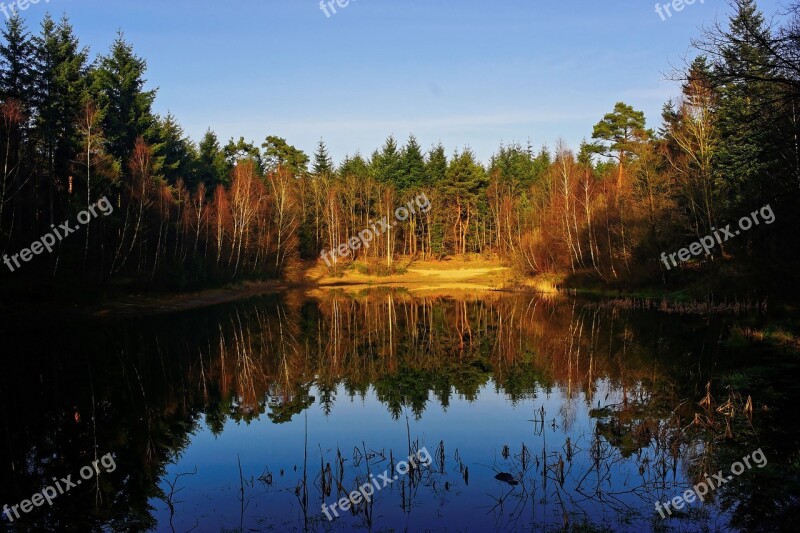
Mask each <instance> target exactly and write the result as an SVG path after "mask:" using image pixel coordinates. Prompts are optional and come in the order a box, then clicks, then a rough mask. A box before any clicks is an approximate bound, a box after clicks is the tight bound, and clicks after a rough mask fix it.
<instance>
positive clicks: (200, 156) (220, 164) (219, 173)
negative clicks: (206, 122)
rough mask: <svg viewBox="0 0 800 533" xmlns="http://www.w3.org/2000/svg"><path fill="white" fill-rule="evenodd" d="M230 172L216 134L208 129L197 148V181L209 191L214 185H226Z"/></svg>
mask: <svg viewBox="0 0 800 533" xmlns="http://www.w3.org/2000/svg"><path fill="white" fill-rule="evenodd" d="M231 170H232V169H231V167H230V165H229V164H228V162H227V161H226V160H225V154H224V153H223V151H222V148H220V145H219V140H217V136H216V134H215V133H214V132H213V131H211V129H210V128H209V129H208V131H206V133H205V135H203V139H202V140H201V141H200V143H199V144H198V146H197V161H196V169H195V175H196V179H197V181H198V182H199V183H204V184H205V185H206V190H208V191H211V190H213V187H214V186H215V185H218V184H220V183H228V176H229V175H230V172H231Z"/></svg>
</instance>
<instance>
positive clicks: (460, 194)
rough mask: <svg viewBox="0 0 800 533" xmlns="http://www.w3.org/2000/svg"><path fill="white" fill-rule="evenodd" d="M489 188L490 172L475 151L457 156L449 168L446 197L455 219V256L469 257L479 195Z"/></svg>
mask: <svg viewBox="0 0 800 533" xmlns="http://www.w3.org/2000/svg"><path fill="white" fill-rule="evenodd" d="M485 185H486V172H485V170H484V169H483V167H482V166H481V165H480V163H478V162H477V161H476V160H475V155H474V154H473V153H472V150H470V149H465V150H464V151H463V152H461V153H456V154H455V155H454V156H453V158H452V159H451V161H450V165H449V167H448V168H447V180H446V182H445V183H444V184H443V193H444V195H445V198H446V201H447V202H448V204H449V205H450V208H451V210H452V211H451V214H452V218H453V247H454V252H455V253H459V254H465V253H467V236H468V233H469V226H470V221H471V220H472V217H473V216H474V215H475V214H476V212H477V207H478V193H479V192H480V191H481V190H482V189H483V188H484V187H485Z"/></svg>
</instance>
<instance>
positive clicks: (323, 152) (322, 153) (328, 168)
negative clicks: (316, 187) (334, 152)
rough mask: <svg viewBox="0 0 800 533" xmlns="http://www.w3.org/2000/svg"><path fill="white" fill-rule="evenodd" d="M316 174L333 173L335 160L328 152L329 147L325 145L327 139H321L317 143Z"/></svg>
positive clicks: (315, 155)
mask: <svg viewBox="0 0 800 533" xmlns="http://www.w3.org/2000/svg"><path fill="white" fill-rule="evenodd" d="M313 171H314V175H315V176H317V177H321V176H330V175H331V174H333V161H332V160H331V156H330V155H329V154H328V148H327V147H326V146H325V141H323V140H322V139H320V141H319V144H317V151H316V152H314V167H313Z"/></svg>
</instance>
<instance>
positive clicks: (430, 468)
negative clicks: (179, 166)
mask: <svg viewBox="0 0 800 533" xmlns="http://www.w3.org/2000/svg"><path fill="white" fill-rule="evenodd" d="M631 307H635V306H631ZM773 320H776V318H775V317H771V316H768V315H765V314H763V313H754V312H742V313H738V314H732V313H728V314H716V315H712V316H710V317H709V316H706V315H702V314H680V313H669V312H663V311H660V310H657V309H639V308H626V307H625V306H621V305H612V304H609V303H608V302H603V301H599V300H589V299H582V298H576V297H568V296H561V297H547V298H546V297H543V296H541V295H534V294H511V293H500V292H487V293H478V292H474V293H469V292H466V291H462V292H461V293H456V294H443V293H441V294H434V293H430V294H427V295H425V294H412V293H409V292H407V291H404V290H400V289H397V290H389V289H375V290H370V291H364V292H362V293H358V294H356V295H353V294H347V293H345V292H338V291H330V292H327V293H324V294H318V295H316V296H314V297H311V296H308V295H305V294H303V293H294V292H287V293H284V294H280V295H273V296H261V297H257V298H252V299H248V300H246V301H241V302H237V303H233V304H226V305H219V306H215V307H210V308H205V309H197V310H191V311H185V312H180V313H173V314H164V315H157V316H148V317H139V318H124V319H123V318H106V319H91V320H89V319H83V318H76V317H67V318H63V319H59V320H52V321H51V322H48V323H46V324H35V325H34V324H31V323H29V322H28V323H11V322H6V323H5V324H4V325H3V326H2V328H3V330H4V331H3V332H4V334H5V335H6V338H11V339H14V342H13V343H12V344H10V345H8V348H7V349H6V350H4V355H5V357H4V362H5V365H4V370H3V373H2V378H0V385H1V386H2V388H0V399H1V400H2V402H1V403H2V418H3V425H4V434H5V435H6V437H5V439H3V442H2V444H1V445H2V447H3V454H2V456H3V458H4V464H3V467H2V475H3V478H4V479H3V481H4V482H3V483H2V488H0V491H1V492H2V496H3V502H2V503H5V504H7V505H9V506H11V505H14V504H18V503H19V502H21V501H22V500H23V499H26V498H30V497H31V495H33V494H34V493H36V492H38V491H42V490H43V489H44V488H45V487H46V486H48V485H49V484H53V483H55V482H56V481H57V480H59V479H62V478H64V477H66V476H67V475H72V479H73V480H76V479H78V480H82V483H81V484H79V485H78V484H76V486H74V487H73V488H71V489H69V490H68V491H65V492H64V493H63V494H61V493H59V494H58V496H57V497H56V498H53V499H52V505H48V504H47V503H46V502H45V503H44V504H43V505H41V506H36V507H33V509H32V510H30V511H29V512H27V513H23V512H22V511H20V513H21V514H20V517H19V518H17V519H15V520H14V522H13V523H12V524H9V523H8V522H7V521H4V522H0V524H3V526H0V527H9V528H11V529H12V530H15V529H18V530H24V531H27V530H41V529H46V530H64V529H72V530H81V531H86V530H98V531H100V530H113V531H123V530H124V531H148V530H152V531H181V532H183V531H328V530H333V531H354V530H355V531H361V530H363V531H560V530H564V529H568V530H578V531H650V530H665V531H667V530H675V531H709V530H710V531H715V530H719V531H728V530H776V529H781V527H783V526H784V525H785V524H787V523H789V522H788V521H789V520H791V519H792V518H796V517H797V516H798V510H797V509H798V495H800V489H798V484H799V482H798V479H797V478H796V476H794V475H792V474H791V473H790V472H794V471H796V467H797V463H798V461H799V460H800V456H799V455H798V450H800V447H798V443H800V431H799V430H798V426H799V425H798V424H797V423H796V406H797V405H798V399H800V392H798V379H797V378H798V376H799V375H800V372H798V365H797V358H796V356H792V355H791V354H787V353H784V352H783V351H782V350H781V349H779V348H774V347H772V348H770V347H767V346H761V345H759V346H754V345H749V344H746V343H743V342H741V340H740V339H737V336H736V335H735V331H736V327H739V326H741V325H746V324H757V325H760V326H763V325H764V324H768V323H770V321H773ZM755 452H758V453H759V454H760V455H758V456H756V455H753V454H754V453H755ZM106 454H111V457H113V462H114V467H113V469H112V468H110V467H109V468H107V469H106V470H103V466H106V463H103V465H102V466H99V471H98V466H95V470H94V474H93V475H91V476H89V478H86V477H83V470H81V469H82V467H84V466H87V465H89V466H90V468H89V470H88V471H87V472H91V471H92V467H91V465H92V463H93V461H96V460H98V458H99V457H102V456H105V455H106ZM746 456H747V457H748V458H749V459H750V460H749V465H748V466H747V467H746V468H742V469H741V470H742V471H741V472H738V473H737V472H736V470H734V473H735V475H731V474H730V473H731V467H732V465H734V463H737V462H740V461H741V460H742V458H744V457H746ZM409 457H412V461H411V463H409V461H408V459H409ZM762 458H763V462H762ZM422 459H425V461H423V460H422ZM414 463H416V464H414ZM718 471H723V473H724V476H725V477H729V478H730V479H726V480H725V482H724V483H720V486H718V487H716V486H715V487H714V488H710V487H708V486H707V487H706V488H707V490H706V491H705V492H706V494H705V495H704V498H703V499H704V500H705V501H704V502H703V503H701V502H699V501H697V500H695V501H694V502H693V503H686V504H685V505H684V504H680V503H678V505H677V506H675V505H674V506H673V507H672V508H669V510H668V512H666V513H663V511H662V514H664V516H665V518H662V517H661V516H660V514H659V511H658V510H657V508H656V503H657V502H661V503H662V509H663V504H664V503H666V502H670V501H671V500H673V498H675V497H680V496H681V495H683V494H684V493H685V491H686V490H687V489H689V488H691V487H692V486H695V485H697V484H698V483H703V482H705V480H706V479H713V477H712V476H713V474H715V473H717V472H718ZM365 485H366V486H368V487H370V488H369V489H367V488H364V487H365ZM359 487H362V492H361V494H360V495H359V494H358V493H353V494H356V496H354V497H352V500H354V501H353V502H350V501H347V498H346V496H347V494H348V493H351V492H353V491H355V490H357V489H358V488H359ZM365 495H366V496H369V497H368V498H364V496H365ZM351 496H352V495H351ZM686 499H687V501H688V500H689V499H691V498H690V497H687V498H686ZM357 500H360V501H357ZM337 502H339V503H337ZM342 504H343V505H342ZM323 505H325V506H326V507H325V509H326V511H325V512H324V511H323ZM331 506H334V507H331ZM676 507H681V509H678V508H676ZM334 511H335V512H334ZM337 514H338V517H337V516H336V515H337ZM329 516H330V517H331V518H333V519H332V520H329V519H328V517H329ZM4 519H6V516H4Z"/></svg>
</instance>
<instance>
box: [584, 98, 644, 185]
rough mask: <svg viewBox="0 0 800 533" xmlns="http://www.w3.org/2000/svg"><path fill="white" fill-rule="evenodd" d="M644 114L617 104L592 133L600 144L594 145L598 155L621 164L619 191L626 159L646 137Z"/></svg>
mask: <svg viewBox="0 0 800 533" xmlns="http://www.w3.org/2000/svg"><path fill="white" fill-rule="evenodd" d="M644 128H645V119H644V113H642V112H641V111H635V110H634V109H633V107H631V106H629V105H626V104H624V103H622V102H617V104H616V105H615V106H614V111H613V112H611V113H607V114H606V115H605V116H604V117H603V120H601V121H600V122H598V123H597V124H596V125H595V127H594V130H593V131H592V138H593V139H596V140H598V141H600V142H598V143H596V144H595V145H594V148H595V150H596V152H597V153H600V154H602V155H604V156H606V157H611V158H614V159H616V160H617V161H618V163H619V173H618V174H617V189H619V190H621V189H622V180H623V178H622V177H623V173H624V167H625V164H626V158H628V157H630V156H631V155H632V154H633V152H634V145H635V144H636V143H639V142H641V141H642V137H643V136H644V135H645V129H644Z"/></svg>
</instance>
